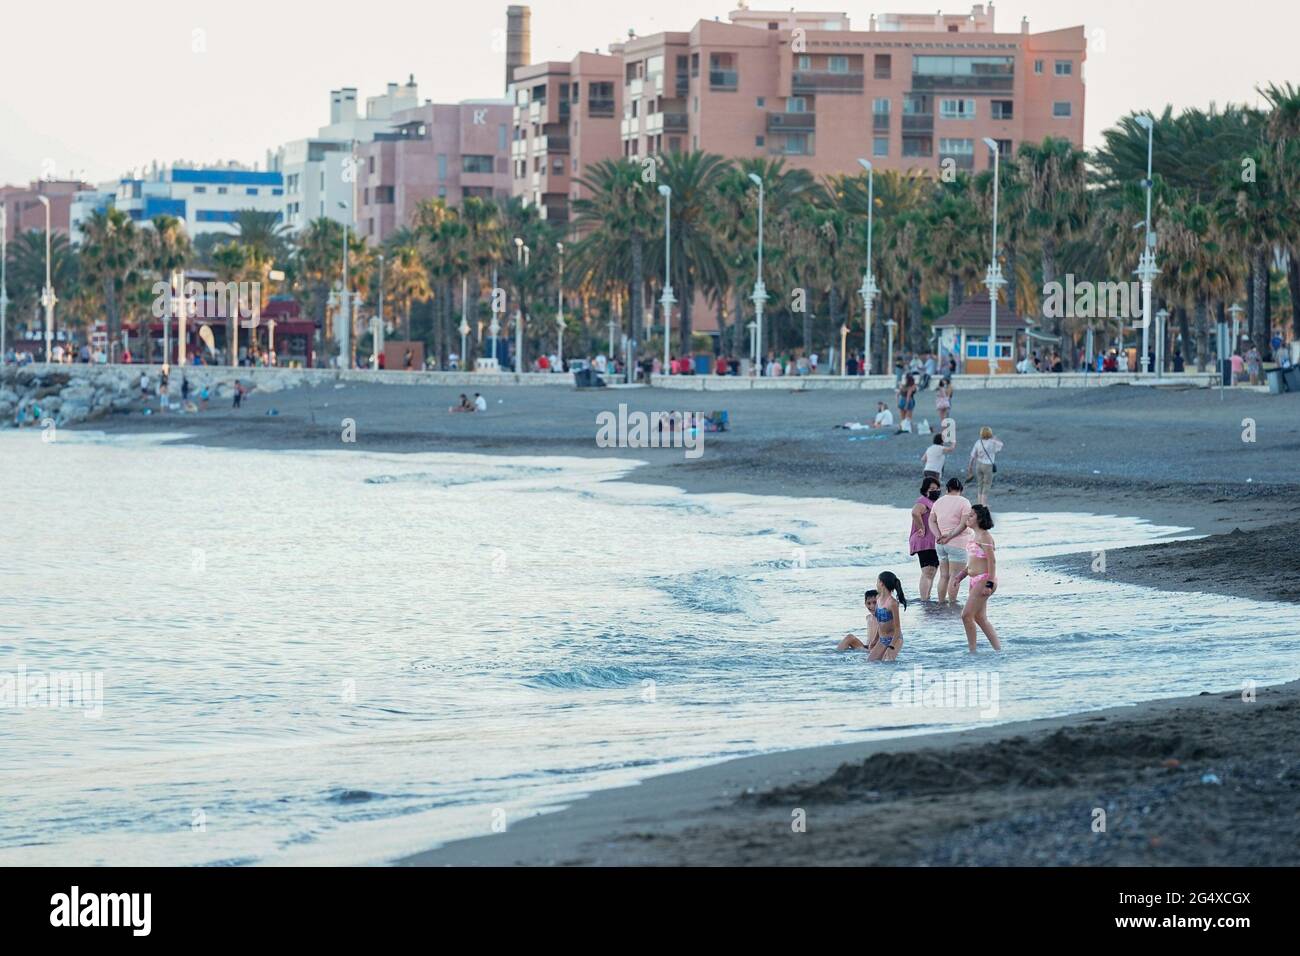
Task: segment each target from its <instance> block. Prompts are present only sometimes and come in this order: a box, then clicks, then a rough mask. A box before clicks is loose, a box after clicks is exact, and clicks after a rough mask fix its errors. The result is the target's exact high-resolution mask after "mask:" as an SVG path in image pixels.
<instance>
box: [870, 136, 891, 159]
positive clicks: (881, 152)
mask: <svg viewBox="0 0 1300 956" xmlns="http://www.w3.org/2000/svg"><path fill="white" fill-rule="evenodd" d="M871 155H872V156H888V155H889V137H888V136H873V137H872V138H871Z"/></svg>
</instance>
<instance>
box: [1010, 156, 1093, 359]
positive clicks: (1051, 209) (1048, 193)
mask: <svg viewBox="0 0 1300 956" xmlns="http://www.w3.org/2000/svg"><path fill="white" fill-rule="evenodd" d="M1086 158H1087V157H1086V154H1085V153H1084V152H1083V150H1081V149H1078V148H1076V147H1075V146H1074V145H1073V144H1072V143H1070V142H1069V141H1068V140H1064V139H1057V138H1055V137H1051V136H1049V137H1047V138H1046V139H1044V140H1043V141H1042V142H1041V143H1022V144H1021V145H1020V150H1019V152H1018V153H1017V155H1016V160H1017V167H1018V169H1019V171H1020V176H1021V182H1022V185H1023V187H1024V189H1023V192H1022V193H1021V197H1020V208H1019V209H1018V210H1017V212H1018V214H1019V216H1020V218H1021V219H1022V220H1023V222H1024V224H1025V227H1026V231H1027V232H1028V233H1029V235H1030V236H1031V237H1033V238H1034V239H1036V240H1037V242H1038V245H1039V250H1040V253H1041V257H1042V280H1043V285H1045V286H1046V285H1047V284H1049V283H1051V282H1055V281H1056V276H1057V254H1058V252H1059V250H1060V247H1061V245H1062V244H1063V243H1064V242H1065V241H1067V240H1068V239H1069V238H1070V237H1071V236H1073V235H1074V234H1075V233H1076V232H1079V231H1081V230H1082V229H1083V228H1084V226H1085V224H1086V223H1087V219H1088V210H1089V197H1088V190H1087V167H1086V165H1085V160H1086ZM1045 318H1047V319H1048V321H1047V323H1046V324H1047V327H1048V329H1049V331H1050V334H1051V335H1053V336H1059V335H1060V334H1061V319H1060V317H1045ZM1066 351H1068V352H1069V353H1070V354H1069V355H1068V356H1063V357H1064V358H1066V360H1067V361H1069V362H1071V363H1073V360H1074V354H1073V353H1074V350H1073V349H1069V350H1066Z"/></svg>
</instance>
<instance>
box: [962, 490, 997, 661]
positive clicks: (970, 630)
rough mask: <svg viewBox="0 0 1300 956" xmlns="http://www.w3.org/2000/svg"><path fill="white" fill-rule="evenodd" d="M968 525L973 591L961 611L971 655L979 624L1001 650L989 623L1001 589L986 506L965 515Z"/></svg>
mask: <svg viewBox="0 0 1300 956" xmlns="http://www.w3.org/2000/svg"><path fill="white" fill-rule="evenodd" d="M966 527H967V529H968V530H969V532H970V538H969V540H968V541H967V542H966V551H967V554H968V555H969V556H970V561H969V564H968V568H969V577H968V578H967V580H968V581H969V584H970V591H969V593H968V594H967V597H966V606H965V607H963V608H962V610H961V624H962V627H964V628H965V629H966V644H967V646H968V647H969V648H970V652H971V653H972V654H974V653H975V648H976V645H977V644H978V643H979V635H978V634H976V632H975V628H976V626H978V627H979V629H980V630H981V631H983V632H984V636H985V637H986V638H988V642H989V644H990V645H991V646H992V648H993V649H994V650H995V651H1000V650H1002V642H1001V641H999V640H998V632H997V630H996V629H995V628H994V627H993V625H992V624H990V623H989V615H988V604H989V598H991V597H992V596H993V595H994V593H996V592H997V589H998V562H997V556H996V554H995V553H994V542H993V535H991V534H989V532H990V531H991V530H992V529H993V514H992V512H990V511H989V509H988V508H986V507H984V506H983V505H974V506H973V507H972V508H971V510H970V512H969V513H968V514H967V515H966Z"/></svg>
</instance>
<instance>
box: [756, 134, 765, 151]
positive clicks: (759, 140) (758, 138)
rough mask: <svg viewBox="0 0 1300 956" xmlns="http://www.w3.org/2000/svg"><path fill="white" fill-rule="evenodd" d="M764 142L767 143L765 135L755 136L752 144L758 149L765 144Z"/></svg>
mask: <svg viewBox="0 0 1300 956" xmlns="http://www.w3.org/2000/svg"><path fill="white" fill-rule="evenodd" d="M766 144H767V137H766V136H755V137H754V145H755V146H756V147H758V148H759V149H762V148H763V146H765V145H766Z"/></svg>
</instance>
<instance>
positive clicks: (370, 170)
mask: <svg viewBox="0 0 1300 956" xmlns="http://www.w3.org/2000/svg"><path fill="white" fill-rule="evenodd" d="M368 172H369V173H370V174H371V175H372V176H373V175H374V172H375V157H373V156H371V157H370V168H369V170H368Z"/></svg>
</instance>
